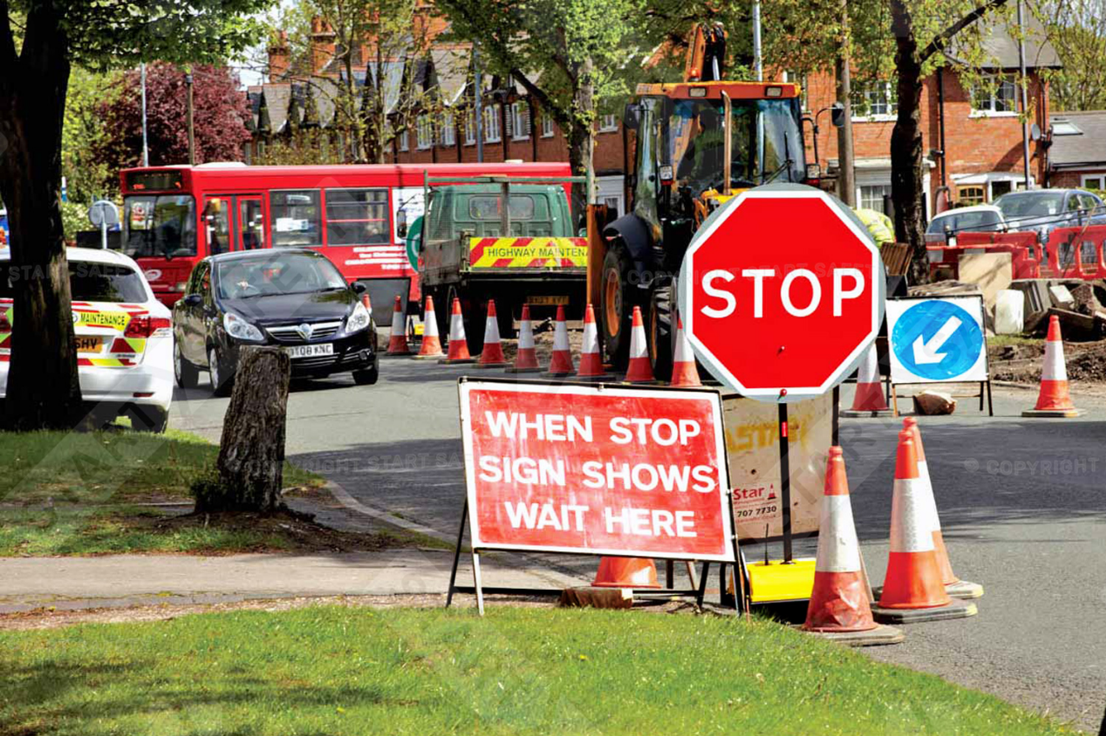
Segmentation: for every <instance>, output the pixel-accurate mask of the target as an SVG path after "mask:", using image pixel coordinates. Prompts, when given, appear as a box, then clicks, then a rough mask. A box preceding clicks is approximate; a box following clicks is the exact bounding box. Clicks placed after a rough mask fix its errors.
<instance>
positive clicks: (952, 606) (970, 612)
mask: <svg viewBox="0 0 1106 736" xmlns="http://www.w3.org/2000/svg"><path fill="white" fill-rule="evenodd" d="M977 613H979V609H978V608H976V605H975V604H974V603H969V602H968V601H961V600H953V601H951V602H949V603H948V604H946V605H944V606H937V607H935V608H882V607H880V606H872V617H873V618H875V620H876V621H878V622H879V623H885V624H920V623H923V622H925V621H948V620H950V619H954V618H968V617H970V616H974V615H976V614H977Z"/></svg>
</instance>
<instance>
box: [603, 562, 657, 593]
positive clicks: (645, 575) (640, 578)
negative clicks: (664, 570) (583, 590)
mask: <svg viewBox="0 0 1106 736" xmlns="http://www.w3.org/2000/svg"><path fill="white" fill-rule="evenodd" d="M591 584H592V585H593V586H594V587H596V588H659V587H661V586H660V583H658V582H657V566H656V565H654V564H653V561H652V560H650V559H646V558H644V557H601V558H600V559H599V569H598V570H597V571H596V573H595V580H593V581H592V583H591Z"/></svg>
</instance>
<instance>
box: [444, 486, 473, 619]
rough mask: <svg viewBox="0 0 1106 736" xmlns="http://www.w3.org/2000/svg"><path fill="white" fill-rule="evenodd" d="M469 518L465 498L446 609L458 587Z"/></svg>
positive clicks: (467, 504)
mask: <svg viewBox="0 0 1106 736" xmlns="http://www.w3.org/2000/svg"><path fill="white" fill-rule="evenodd" d="M468 516H469V500H468V498H465V504H464V506H462V507H461V530H460V531H459V532H457V549H455V550H454V551H453V569H452V570H451V571H450V573H449V593H447V594H446V597H445V607H446V608H449V606H450V604H452V603H453V590H454V588H456V586H457V564H458V563H459V562H460V561H461V545H462V544H463V543H464V540H465V523H466V522H467V521H468Z"/></svg>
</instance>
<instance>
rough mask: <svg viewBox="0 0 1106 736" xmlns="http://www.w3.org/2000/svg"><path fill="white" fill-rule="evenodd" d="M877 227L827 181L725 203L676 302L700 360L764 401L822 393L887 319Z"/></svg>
mask: <svg viewBox="0 0 1106 736" xmlns="http://www.w3.org/2000/svg"><path fill="white" fill-rule="evenodd" d="M884 290H885V284H884V269H883V262H882V260H881V259H880V255H879V251H878V250H877V248H876V245H875V242H874V241H873V240H872V237H871V236H870V235H869V234H868V233H867V231H866V230H865V228H864V227H863V225H861V224H860V222H859V220H857V219H855V217H854V215H853V214H852V212H851V211H850V210H849V209H848V208H847V207H845V205H843V204H841V203H840V202H839V201H837V200H835V199H833V198H831V197H829V196H828V195H827V194H825V193H824V192H822V191H820V190H817V189H814V188H811V187H806V186H794V185H775V186H768V187H763V188H758V189H753V190H749V191H747V192H744V193H743V194H741V195H739V196H737V197H735V198H734V199H732V200H730V201H729V202H727V203H726V204H724V205H723V206H722V207H721V208H720V209H719V210H718V211H717V212H715V213H714V215H712V216H711V218H710V219H708V220H707V222H706V223H704V225H703V227H701V228H700V229H699V232H698V233H696V235H695V238H694V239H693V240H692V242H691V245H690V246H689V247H688V250H687V254H686V255H685V257H684V262H683V266H682V268H681V270H680V282H679V307H680V316H681V318H682V319H683V324H684V329H685V330H686V332H687V336H688V339H689V340H690V342H691V345H692V348H693V349H694V351H695V354H696V356H697V357H698V358H699V360H700V361H701V362H702V363H703V364H704V365H705V366H706V367H707V368H708V369H709V370H710V372H711V373H712V374H713V375H714V376H715V378H717V379H718V380H720V381H722V383H724V384H725V385H727V386H728V387H730V388H731V389H734V390H735V391H738V392H740V393H741V394H743V395H745V396H749V397H752V398H756V399H760V400H763V401H781V400H784V401H787V400H797V399H802V398H810V397H812V396H819V395H821V394H824V393H825V392H826V391H828V390H830V389H831V388H832V387H833V386H835V385H836V384H838V383H840V382H841V381H842V380H843V379H844V378H845V377H846V376H847V375H849V373H850V372H851V371H852V370H853V369H854V368H855V367H856V364H857V363H858V362H859V360H860V358H861V355H862V354H863V352H864V350H865V349H867V347H868V346H869V345H870V344H871V342H872V341H873V340H874V339H875V337H876V334H877V332H878V331H879V327H880V323H881V322H882V320H883V299H884Z"/></svg>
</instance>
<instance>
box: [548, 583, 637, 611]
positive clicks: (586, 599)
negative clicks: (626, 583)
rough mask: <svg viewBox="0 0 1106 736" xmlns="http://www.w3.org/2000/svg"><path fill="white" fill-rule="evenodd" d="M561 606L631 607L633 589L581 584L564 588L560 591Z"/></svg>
mask: <svg viewBox="0 0 1106 736" xmlns="http://www.w3.org/2000/svg"><path fill="white" fill-rule="evenodd" d="M557 605H558V606H560V607H561V608H616V609H625V608H631V607H632V606H633V605H634V591H633V590H632V589H630V588H597V587H595V586H593V585H582V586H579V587H576V588H565V589H564V590H562V591H561V600H560V601H559V602H558V603H557Z"/></svg>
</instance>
